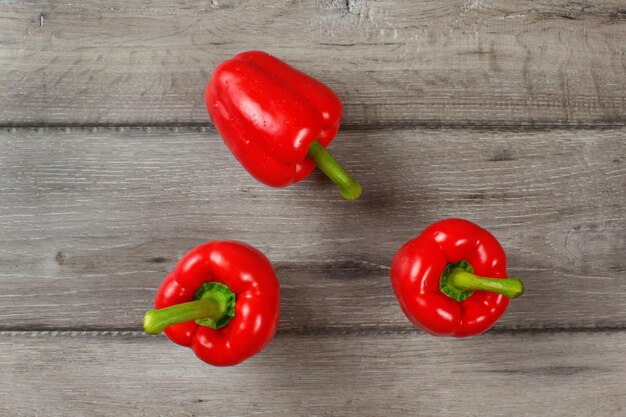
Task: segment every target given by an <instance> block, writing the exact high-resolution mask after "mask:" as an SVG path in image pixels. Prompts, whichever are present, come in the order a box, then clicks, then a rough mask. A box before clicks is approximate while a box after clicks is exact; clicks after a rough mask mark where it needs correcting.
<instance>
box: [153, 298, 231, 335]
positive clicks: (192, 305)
mask: <svg viewBox="0 0 626 417" xmlns="http://www.w3.org/2000/svg"><path fill="white" fill-rule="evenodd" d="M228 307H229V301H228V298H227V297H226V296H225V295H224V294H222V293H220V292H215V293H207V294H205V295H204V296H203V297H202V298H201V299H200V300H196V301H190V302H188V303H182V304H176V305H173V306H170V307H165V308H162V309H159V310H150V311H148V312H146V314H145V315H144V316H143V329H144V331H145V332H146V333H148V334H159V333H161V332H162V331H163V330H165V328H166V327H168V326H171V325H173V324H178V323H184V322H186V321H190V320H199V319H211V320H212V321H213V322H219V321H220V320H221V319H222V318H223V317H224V316H225V315H226V313H227V311H228Z"/></svg>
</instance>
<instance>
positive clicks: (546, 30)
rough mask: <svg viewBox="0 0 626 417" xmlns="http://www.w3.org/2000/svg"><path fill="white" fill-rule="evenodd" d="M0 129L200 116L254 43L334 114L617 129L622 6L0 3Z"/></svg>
mask: <svg viewBox="0 0 626 417" xmlns="http://www.w3.org/2000/svg"><path fill="white" fill-rule="evenodd" d="M0 28H1V29H0V97H1V98H2V99H1V100H0V125H5V126H7V125H8V126H33V125H36V126H41V125H46V126H49V125H85V126H92V125H108V124H115V125H128V124H134V125H143V124H160V125H163V124H208V117H207V114H206V110H205V108H204V104H203V97H202V96H203V90H204V86H205V85H206V82H207V80H208V79H209V78H210V75H211V72H212V70H213V68H214V67H215V66H216V65H217V64H218V63H219V62H220V61H222V60H224V59H226V58H228V57H230V56H232V55H234V54H235V53H238V52H241V51H244V50H249V49H262V50H267V51H268V52H271V53H273V54H276V55H277V56H279V57H280V58H283V59H285V60H287V61H288V62H290V63H292V64H293V65H295V66H296V67H298V68H300V69H302V70H304V71H306V72H308V73H310V74H312V75H313V76H316V77H318V78H319V79H321V80H322V81H323V82H326V83H327V84H328V85H330V86H331V87H332V88H333V89H335V90H336V91H337V93H338V94H339V96H340V97H341V98H342V99H343V100H344V103H345V110H346V114H345V123H346V124H347V125H352V126H364V125H369V126H380V125H385V126H389V125H401V126H406V125H482V126H485V125H491V126H503V125H509V126H518V125H535V126H536V125H548V126H555V125H561V126H581V125H592V126H598V125H623V124H624V123H625V114H626V95H625V94H624V92H625V91H626V59H625V58H624V56H625V53H626V4H624V1H623V0H603V1H594V2H574V3H573V2H570V1H563V0H550V1H543V2H540V3H537V2H534V1H529V0H526V1H515V2H511V1H506V0H471V1H470V0H464V1H458V0H444V1H442V0H428V1H419V2H418V1H414V0H389V1H366V0H347V1H323V0H319V1H298V2H293V1H290V0H275V1H271V2H267V1H257V0H249V1H241V0H219V1H218V0H214V1H202V2H198V1H195V0H194V1H189V0H181V1H177V2H174V3H173V2H171V1H169V0H168V1H165V0H154V1H146V2H144V1H141V2H139V1H132V2H128V1H121V0H114V1H107V2H101V1H95V0H83V1H79V2H75V1H72V2H68V1H48V0H42V1H37V2H31V1H14V0H9V1H6V0H5V1H2V2H0Z"/></svg>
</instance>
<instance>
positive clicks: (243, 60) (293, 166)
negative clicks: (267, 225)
mask: <svg viewBox="0 0 626 417" xmlns="http://www.w3.org/2000/svg"><path fill="white" fill-rule="evenodd" d="M205 98H206V106H207V110H208V112H209V115H210V116H211V119H212V120H213V123H214V124H215V126H216V128H217V130H218V132H219V133H220V135H221V136H222V138H223V139H224V142H225V143H226V144H227V146H228V147H229V148H230V150H231V152H232V153H233V154H234V156H235V157H236V158H237V159H238V160H239V162H240V163H241V164H242V165H243V166H244V168H246V170H248V172H250V174H252V175H253V176H254V177H255V178H257V179H258V180H259V181H261V182H263V183H265V184H267V185H270V186H274V187H282V186H286V185H289V184H291V183H294V182H297V181H300V180H302V179H303V178H305V177H306V176H307V175H308V174H309V173H310V172H311V170H312V169H313V168H314V166H315V165H314V164H313V162H312V161H311V160H310V159H309V158H308V157H307V151H308V149H309V147H310V145H311V143H312V142H313V141H314V140H316V139H317V140H318V141H319V142H320V143H321V144H322V145H323V146H324V147H326V146H328V144H329V143H330V142H331V141H332V139H333V138H334V137H335V135H336V134H337V131H338V129H339V123H340V120H341V115H342V106H341V102H340V100H339V98H338V97H337V96H336V95H335V93H333V92H332V90H330V89H329V88H328V87H327V86H325V85H324V84H322V83H320V82H319V81H317V80H315V79H314V78H312V77H310V76H308V75H306V74H304V73H302V72H300V71H298V70H296V69H295V68H293V67H291V66H289V65H287V64H286V63H284V62H282V61H280V60H279V59H277V58H275V57H273V56H271V55H269V54H267V53H265V52H260V51H250V52H244V53H241V54H238V55H236V56H235V57H233V58H231V59H230V60H227V61H225V62H223V63H222V64H220V65H219V66H218V67H217V68H216V69H215V71H214V73H213V76H212V77H211V80H210V81H209V83H208V85H207V88H206V95H205Z"/></svg>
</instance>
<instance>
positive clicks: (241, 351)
mask: <svg viewBox="0 0 626 417" xmlns="http://www.w3.org/2000/svg"><path fill="white" fill-rule="evenodd" d="M155 307H156V308H157V309H155V310H150V311H148V312H147V313H146V314H145V316H144V321H143V327H144V330H145V332H146V333H149V334H158V333H160V332H162V331H164V332H165V335H166V336H167V337H169V338H170V340H172V341H173V342H174V343H178V344H179V345H183V346H188V347H191V349H192V350H193V351H194V353H195V354H196V355H197V356H198V358H200V359H202V360H203V361H205V362H207V363H209V364H211V365H216V366H228V365H236V364H238V363H240V362H242V361H244V360H245V359H247V358H249V357H251V356H253V355H255V354H257V353H259V352H260V351H261V350H262V349H263V348H264V347H265V345H267V343H269V341H270V340H271V339H272V337H274V334H275V333H276V328H277V327H278V319H279V286H278V280H277V279H276V276H275V275H274V270H273V269H272V265H271V264H270V261H269V260H268V259H267V258H266V257H265V256H264V255H263V254H262V253H261V252H259V251H258V250H256V249H254V248H253V247H251V246H249V245H246V244H244V243H239V242H230V241H215V242H208V243H204V244H202V245H200V246H198V247H196V248H194V249H192V250H191V251H190V252H188V253H187V254H186V255H185V256H183V258H182V259H181V260H180V262H179V263H178V264H177V265H176V268H175V269H174V271H172V272H171V273H170V274H169V275H168V276H167V277H166V278H165V280H164V281H163V283H162V284H161V287H160V288H159V290H158V292H157V294H156V298H155Z"/></svg>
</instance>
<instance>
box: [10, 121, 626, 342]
mask: <svg viewBox="0 0 626 417" xmlns="http://www.w3.org/2000/svg"><path fill="white" fill-rule="evenodd" d="M200 130H202V131H194V130H190V129H178V128H175V129H90V130H83V129H38V130H37V129H33V130H30V129H18V130H11V129H9V130H4V131H2V133H0V294H1V295H0V300H1V302H0V323H1V324H0V326H1V327H2V328H3V329H139V324H140V319H141V316H142V313H143V311H144V310H145V309H147V308H148V307H149V306H150V304H151V300H152V297H153V296H154V293H155V291H156V288H157V286H158V285H159V283H160V282H161V280H162V279H163V277H164V276H165V274H166V273H167V271H169V270H170V269H171V268H172V267H173V266H174V265H175V263H176V261H177V260H178V259H179V258H180V257H181V256H182V255H183V254H184V253H185V252H186V251H187V250H189V249H191V248H192V247H193V246H195V245H197V244H199V243H201V242H203V241H207V240H216V239H236V240H242V241H246V242H249V243H250V244H252V245H254V246H256V247H258V248H259V249H261V250H262V251H263V252H265V253H266V254H267V255H268V257H269V258H270V259H271V260H272V262H273V263H274V265H275V266H276V269H277V274H278V276H279V279H280V281H281V285H282V316H281V317H282V318H281V331H283V332H290V333H294V332H295V333H307V332H318V333H319V332H324V331H331V332H332V331H337V330H350V331H358V330H363V329H367V330H375V329H381V330H385V329H386V330H407V329H410V325H409V324H408V322H407V320H406V319H405V318H404V317H403V315H402V313H401V312H400V309H399V308H398V305H397V303H396V300H395V297H394V296H393V294H392V291H391V288H390V285H389V281H388V273H389V271H388V265H389V264H390V260H391V258H392V256H393V254H394V253H395V251H396V250H397V249H398V248H399V247H400V245H402V244H403V243H404V242H405V241H407V240H409V239H410V238H412V237H414V236H416V235H417V234H419V232H420V231H421V230H422V229H423V228H424V227H425V226H427V225H428V224H430V223H432V222H434V221H436V220H439V219H442V218H445V217H453V216H454V217H464V218H467V219H469V220H472V221H475V222H477V223H479V224H481V225H482V226H484V227H485V228H487V229H488V230H490V231H491V232H492V233H494V234H495V236H496V237H497V238H498V239H499V240H500V242H501V243H502V245H503V247H504V248H505V250H506V251H507V254H508V260H509V274H510V275H512V276H518V277H520V278H523V279H524V280H525V283H526V288H527V292H526V294H525V295H524V296H523V297H522V298H520V299H518V300H515V301H514V302H512V303H511V307H510V308H509V311H508V312H507V314H506V316H505V317H504V318H503V319H502V320H501V321H500V322H499V323H498V324H497V328H498V329H524V328H532V329H537V328H555V327H556V328H572V327H573V328H593V327H611V328H615V327H617V328H622V327H623V326H624V325H625V324H626V323H625V321H624V320H625V318H626V279H625V274H624V272H625V271H624V262H623V255H624V248H625V247H626V242H625V239H626V213H625V212H624V206H625V205H626V195H625V193H624V190H625V189H626V162H625V161H626V142H625V141H624V136H625V134H626V129H618V130H602V131H586V130H577V131H559V130H556V131H533V132H523V131H520V132H502V131H481V130H464V129H453V130H422V129H414V130H394V131H384V130H375V131H363V132H347V133H342V134H340V135H339V137H338V139H337V141H336V142H335V143H334V145H333V146H332V147H331V149H332V151H333V152H334V154H335V155H336V157H337V158H338V159H339V160H340V161H344V162H345V165H346V167H348V168H349V169H350V170H351V171H352V172H353V173H354V175H355V176H356V177H357V178H358V179H359V180H360V181H361V183H362V184H363V187H364V193H363V196H362V198H361V199H360V200H359V201H357V202H353V203H350V202H345V201H343V200H341V198H340V197H339V195H338V193H337V191H336V189H335V188H334V186H333V185H332V184H331V183H330V182H329V181H327V180H326V179H325V178H324V177H323V176H322V175H321V174H320V173H318V172H315V173H314V174H312V176H311V177H310V178H309V179H307V180H305V181H304V182H302V183H300V184H297V185H294V186H292V187H289V188H287V189H271V188H268V187H265V186H263V185H261V184H259V183H257V182H256V181H255V180H254V179H252V178H251V177H250V176H249V175H248V174H247V173H246V172H245V171H244V170H243V169H242V168H241V167H240V166H239V165H238V164H237V163H236V162H235V160H234V158H233V157H232V156H231V155H230V153H229V151H228V150H227V149H226V147H225V146H224V144H223V142H222V141H221V140H220V139H219V138H218V137H217V136H216V134H215V133H214V132H213V131H204V129H200ZM320 300H322V303H321V304H320Z"/></svg>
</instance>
